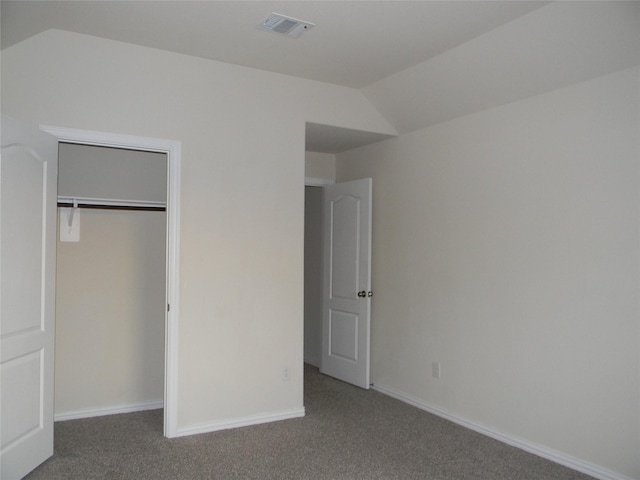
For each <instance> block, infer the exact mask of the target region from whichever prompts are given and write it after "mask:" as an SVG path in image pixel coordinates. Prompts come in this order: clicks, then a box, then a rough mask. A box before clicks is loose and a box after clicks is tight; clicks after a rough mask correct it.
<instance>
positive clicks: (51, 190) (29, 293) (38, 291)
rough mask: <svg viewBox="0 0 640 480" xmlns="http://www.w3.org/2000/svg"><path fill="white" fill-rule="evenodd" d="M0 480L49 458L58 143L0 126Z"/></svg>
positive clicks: (13, 124) (33, 131)
mask: <svg viewBox="0 0 640 480" xmlns="http://www.w3.org/2000/svg"><path fill="white" fill-rule="evenodd" d="M0 129H1V134H2V135H1V138H2V152H1V156H0V281H1V282H0V283H1V287H0V422H1V423H0V444H1V445H0V478H2V479H3V480H14V479H20V478H22V477H24V476H25V475H26V474H27V473H29V472H30V471H31V470H33V469H34V468H35V467H37V466H38V465H40V464H41V463H42V462H43V461H45V460H46V459H47V458H49V457H50V456H51V455H53V372H54V368H53V360H54V355H53V347H54V326H55V325H54V322H55V318H54V316H55V256H56V250H55V249H56V208H57V206H56V202H57V185H56V182H57V175H58V172H57V170H58V141H57V139H56V138H54V137H52V136H50V135H47V134H45V133H42V132H41V131H39V130H38V129H37V128H35V127H26V126H24V125H22V124H20V123H18V122H17V121H15V120H13V119H11V118H8V117H6V116H4V115H3V116H2V123H1V124H0Z"/></svg>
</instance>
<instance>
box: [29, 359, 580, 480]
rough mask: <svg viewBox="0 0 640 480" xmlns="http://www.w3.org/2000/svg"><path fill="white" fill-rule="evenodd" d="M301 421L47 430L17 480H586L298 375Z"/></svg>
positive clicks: (67, 425) (410, 410)
mask: <svg viewBox="0 0 640 480" xmlns="http://www.w3.org/2000/svg"><path fill="white" fill-rule="evenodd" d="M305 407H306V411H307V415H306V417H304V418H300V419H294V420H286V421H281V422H275V423H269V424H264V425H256V426H251V427H244V428H238V429H234V430H225V431H221V432H214V433H208V434H202V435H194V436H190V437H183V438H177V439H166V438H164V437H163V436H162V410H152V411H147V412H139V413H130V414H124V415H110V416H106V417H97V418H91V419H83V420H69V421H65V422H58V423H56V425H55V454H54V456H53V457H52V458H51V459H49V460H48V461H47V462H45V463H44V464H43V465H41V466H40V467H38V468H37V469H36V470H35V471H33V472H32V473H31V474H30V475H28V476H27V477H26V478H27V479H29V480H37V479H48V480H55V479H60V480H62V479H64V480H75V479H77V480H92V479H95V480H98V479H109V480H113V479H127V480H137V479H153V480H178V479H212V480H213V479H215V480H227V479H243V480H249V479H255V480H269V479H296V480H297V479H300V480H305V479H313V480H325V479H326V480H329V479H331V480H341V479H343V480H359V479H362V480H365V479H366V480H370V479H371V480H372V479H389V480H391V479H398V480H411V479H429V480H448V479H457V480H461V479H473V480H482V479H487V480H488V479H491V480H494V479H508V480H521V479H522V480H524V479H526V480H551V479H553V480H587V479H590V478H591V477H589V476H587V475H583V474H581V473H578V472H575V471H573V470H570V469H568V468H565V467H562V466H560V465H557V464H554V463H552V462H549V461H547V460H544V459H542V458H539V457H536V456H535V455H531V454H529V453H526V452H524V451H522V450H518V449H516V448H513V447H510V446H508V445H505V444H503V443H500V442H498V441H495V440H493V439H490V438H487V437H485V436H483V435H480V434H478V433H475V432H473V431H470V430H467V429H465V428H463V427H460V426H457V425H455V424H453V423H451V422H448V421H446V420H443V419H441V418H439V417H436V416H433V415H431V414H429V413H426V412H423V411H421V410H419V409H417V408H414V407H412V406H409V405H406V404H404V403H402V402H400V401H397V400H394V399H392V398H389V397H387V396H385V395H383V394H380V393H378V392H374V391H364V390H360V389H358V388H356V387H353V386H351V385H347V384H344V383H342V382H339V381H337V380H334V379H331V378H329V377H326V376H324V375H321V374H320V373H318V371H317V369H315V368H313V367H310V366H306V367H305Z"/></svg>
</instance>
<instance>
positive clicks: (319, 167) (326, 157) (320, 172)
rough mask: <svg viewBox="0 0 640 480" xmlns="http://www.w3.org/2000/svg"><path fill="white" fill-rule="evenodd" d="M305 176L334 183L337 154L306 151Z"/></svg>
mask: <svg viewBox="0 0 640 480" xmlns="http://www.w3.org/2000/svg"><path fill="white" fill-rule="evenodd" d="M304 165H305V171H304V174H305V177H306V178H308V179H314V180H322V181H325V182H328V183H333V182H335V180H336V156H335V155H333V154H331V153H319V152H305V154H304Z"/></svg>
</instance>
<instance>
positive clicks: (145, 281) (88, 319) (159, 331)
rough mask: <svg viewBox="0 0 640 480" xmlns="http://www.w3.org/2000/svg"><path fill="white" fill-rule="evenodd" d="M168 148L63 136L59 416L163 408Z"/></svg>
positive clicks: (57, 353) (57, 377)
mask: <svg viewBox="0 0 640 480" xmlns="http://www.w3.org/2000/svg"><path fill="white" fill-rule="evenodd" d="M166 201H167V155H166V153H158V152H148V151H141V150H127V149H121V148H113V147H104V146H94V145H82V144H74V143H64V142H61V143H59V149H58V239H57V249H56V251H57V269H56V285H57V289H56V348H55V357H56V358H55V418H56V420H63V419H71V418H82V417H88V416H99V415H108V414H113V413H124V412H132V411H139V410H151V409H161V408H163V407H164V377H165V372H164V356H165V351H164V350H165V338H164V337H165V310H166V258H167V255H166V244H167V241H166V240H167V238H166V237H167V235H166V232H167V219H166Z"/></svg>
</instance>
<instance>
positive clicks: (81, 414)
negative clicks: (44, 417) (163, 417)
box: [53, 400, 164, 422]
mask: <svg viewBox="0 0 640 480" xmlns="http://www.w3.org/2000/svg"><path fill="white" fill-rule="evenodd" d="M163 407H164V401H163V400H156V401H153V402H145V403H135V404H129V405H120V406H118V407H103V408H96V409H92V410H76V411H74V412H64V413H56V414H55V415H54V416H53V419H54V421H56V422H62V421H64V420H77V419H79V418H90V417H102V416H104V415H115V414H118V413H132V412H142V411H144V410H155V409H157V408H163Z"/></svg>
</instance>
